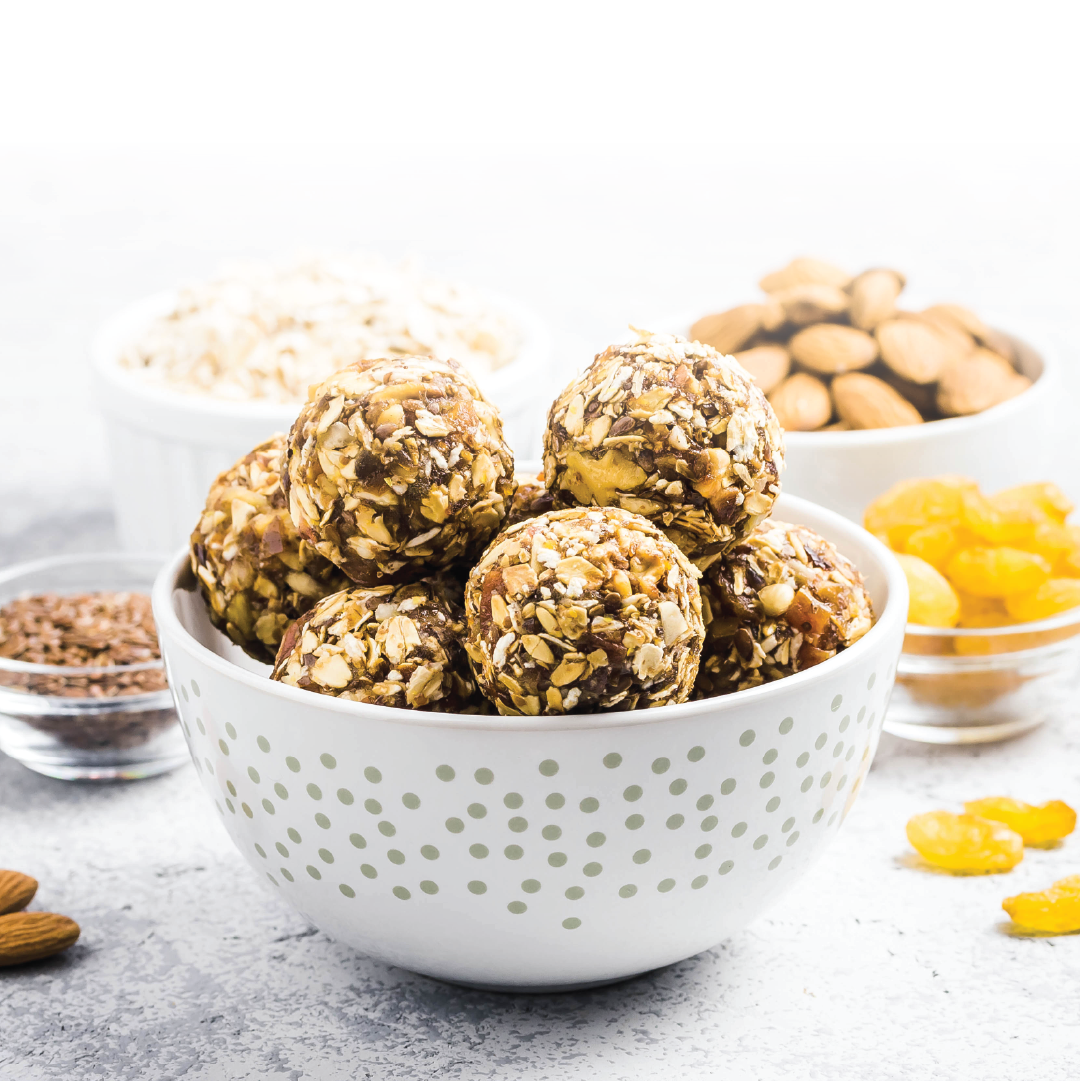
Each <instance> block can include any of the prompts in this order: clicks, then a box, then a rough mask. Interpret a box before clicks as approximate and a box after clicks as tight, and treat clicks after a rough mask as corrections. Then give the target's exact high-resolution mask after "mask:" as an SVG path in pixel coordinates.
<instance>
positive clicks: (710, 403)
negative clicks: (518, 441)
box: [544, 331, 784, 569]
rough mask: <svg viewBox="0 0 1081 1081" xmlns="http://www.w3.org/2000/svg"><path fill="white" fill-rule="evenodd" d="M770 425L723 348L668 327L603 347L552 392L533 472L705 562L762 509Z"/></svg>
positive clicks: (771, 452)
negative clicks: (617, 511)
mask: <svg viewBox="0 0 1081 1081" xmlns="http://www.w3.org/2000/svg"><path fill="white" fill-rule="evenodd" d="M783 465H784V445H783V439H782V434H781V429H780V426H779V425H778V423H777V418H776V417H775V416H774V413H773V409H772V407H771V406H770V404H769V402H768V401H766V397H765V395H764V394H763V393H762V392H761V390H759V389H758V387H757V386H756V384H755V383H754V381H753V380H752V379H751V376H750V374H749V373H748V372H747V371H746V370H744V368H742V367H741V366H740V365H739V364H738V363H737V362H736V361H735V360H734V359H733V358H732V357H726V356H722V355H721V354H720V353H718V352H717V351H716V350H715V349H712V348H710V347H709V346H708V345H701V344H700V343H698V342H688V341H685V340H684V339H683V338H678V337H675V336H674V335H671V334H650V333H647V332H645V331H642V332H639V335H638V340H637V341H636V342H634V343H633V344H630V345H612V346H609V347H608V348H607V349H606V350H605V351H604V352H603V353H600V354H599V355H598V356H597V357H596V358H595V359H594V361H593V364H592V365H591V366H590V367H589V368H588V369H586V371H585V373H584V374H582V375H581V376H579V377H578V378H577V379H575V380H574V381H573V382H572V383H571V384H570V386H568V387H567V389H566V390H565V391H563V393H562V394H561V395H560V396H559V398H557V399H556V401H555V403H554V404H553V405H552V408H551V411H550V412H549V414H548V427H547V430H546V431H545V433H544V482H545V484H546V485H547V487H548V488H549V489H550V490H551V491H553V492H554V493H557V498H558V495H559V493H564V492H566V493H569V495H570V496H572V497H573V500H574V502H577V503H579V504H580V505H582V506H591V505H592V506H600V507H608V506H613V507H621V508H622V509H623V510H627V511H631V512H633V513H635V514H642V515H644V516H645V517H646V518H649V519H650V521H652V522H654V523H655V524H656V525H658V526H660V527H661V528H662V529H664V531H665V533H666V534H667V535H668V536H669V537H670V538H671V539H672V540H673V541H675V543H676V544H678V545H679V547H680V548H681V549H683V551H684V552H685V553H686V554H687V555H688V556H690V557H691V558H692V559H693V560H695V562H696V563H697V564H698V566H699V567H700V568H701V569H705V567H707V566H708V565H709V563H710V562H711V561H712V560H713V559H714V558H716V556H717V554H718V553H720V552H721V551H723V550H724V549H726V548H729V547H731V546H732V545H733V544H736V543H737V542H739V541H740V540H742V539H743V538H744V537H746V536H748V535H749V534H750V532H751V531H752V530H753V529H754V527H755V526H756V525H757V524H758V523H759V522H760V521H762V520H763V519H764V518H765V517H766V516H767V515H768V514H769V512H770V508H771V507H772V506H773V500H774V498H775V497H776V496H777V493H778V492H779V490H780V488H779V477H780V473H781V469H782V467H783Z"/></svg>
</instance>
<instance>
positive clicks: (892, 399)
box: [830, 372, 923, 428]
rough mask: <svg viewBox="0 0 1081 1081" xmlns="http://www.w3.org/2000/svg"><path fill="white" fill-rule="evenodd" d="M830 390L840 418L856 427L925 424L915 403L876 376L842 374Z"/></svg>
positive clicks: (895, 426)
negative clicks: (908, 400) (907, 400)
mask: <svg viewBox="0 0 1081 1081" xmlns="http://www.w3.org/2000/svg"><path fill="white" fill-rule="evenodd" d="M830 389H831V390H832V392H833V401H834V404H835V405H836V406H837V414H838V416H840V418H841V419H842V420H843V421H846V422H847V423H848V424H850V425H851V426H852V427H853V428H901V427H905V426H907V425H909V424H922V423H923V417H921V416H920V414H919V411H918V410H917V409H916V407H915V406H914V405H913V404H912V403H911V402H906V401H905V399H904V398H902V397H901V395H900V394H898V393H897V391H895V390H894V389H893V387H891V386H890V385H889V384H888V383H884V382H883V381H882V380H881V379H876V378H875V377H874V376H873V375H865V374H864V373H863V372H851V373H849V374H848V375H839V376H837V378H836V379H834V381H833V384H832V386H831V388H830Z"/></svg>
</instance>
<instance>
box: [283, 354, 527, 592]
mask: <svg viewBox="0 0 1081 1081" xmlns="http://www.w3.org/2000/svg"><path fill="white" fill-rule="evenodd" d="M513 472H514V458H513V456H512V454H511V450H510V448H509V447H508V446H507V444H506V442H504V440H503V427H502V424H501V422H500V420H499V413H498V412H497V410H496V409H495V407H494V406H493V405H492V404H491V403H490V402H488V401H487V400H486V399H485V397H484V395H483V394H482V393H481V392H480V388H479V387H478V386H477V384H476V383H475V382H474V381H473V378H472V376H470V375H469V374H468V373H467V372H466V371H465V370H464V369H463V368H462V367H461V366H460V365H459V364H458V363H457V361H454V360H445V361H444V360H436V359H435V358H433V357H412V356H410V357H399V358H396V359H394V360H378V361H362V362H360V363H358V364H354V365H351V366H350V367H348V368H343V369H342V370H341V371H340V372H336V373H335V374H334V375H332V376H331V377H330V378H329V379H327V380H326V381H325V382H323V383H321V384H319V385H318V386H315V387H313V388H312V389H311V390H310V391H309V395H308V401H307V403H306V404H305V405H304V407H303V409H301V411H300V416H299V417H297V420H296V423H295V424H294V425H293V427H292V430H291V431H290V433H289V450H288V471H287V476H286V478H285V489H286V494H287V495H288V497H289V510H290V513H291V514H292V516H293V521H294V523H295V524H296V527H297V529H298V531H299V532H300V535H301V536H302V537H304V538H305V540H307V541H309V542H310V543H311V544H312V545H313V546H314V547H315V548H316V550H317V551H318V552H319V553H320V554H321V555H323V556H325V557H326V558H327V559H329V560H330V561H331V562H332V563H334V564H336V565H337V566H339V567H341V569H342V570H343V571H345V573H346V574H347V575H348V576H349V577H350V578H351V579H352V580H353V581H354V582H356V583H358V584H359V585H378V584H380V583H386V582H397V581H403V580H409V579H411V578H416V577H418V576H420V575H423V574H427V573H431V572H432V571H433V570H438V569H445V568H448V567H453V566H456V565H460V566H468V565H469V564H471V563H472V562H473V561H475V559H476V557H477V556H478V555H479V554H480V552H481V551H483V549H484V546H485V545H486V544H487V543H488V541H489V540H490V539H491V538H492V537H493V536H495V534H496V533H498V532H499V527H500V525H501V524H502V522H503V519H504V518H505V517H506V513H507V505H508V504H509V502H510V497H511V495H512V493H513V491H514V480H513Z"/></svg>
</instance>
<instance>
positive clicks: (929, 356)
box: [875, 318, 965, 383]
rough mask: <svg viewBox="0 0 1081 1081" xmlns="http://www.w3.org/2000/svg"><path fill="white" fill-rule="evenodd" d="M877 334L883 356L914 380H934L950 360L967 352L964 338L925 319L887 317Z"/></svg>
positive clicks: (902, 374)
mask: <svg viewBox="0 0 1081 1081" xmlns="http://www.w3.org/2000/svg"><path fill="white" fill-rule="evenodd" d="M875 338H876V339H877V340H878V348H879V349H880V350H881V351H882V359H883V360H884V361H885V362H886V363H887V364H888V365H889V366H890V367H891V368H892V369H893V370H894V371H895V372H896V373H897V374H898V375H899V376H900V377H901V378H902V379H907V380H909V381H910V382H912V383H934V382H935V381H936V380H937V379H938V377H939V375H940V374H941V373H942V371H943V370H944V369H945V368H946V367H947V366H948V365H949V364H952V363H953V362H954V361H956V360H960V359H961V357H963V356H964V355H965V349H964V346H963V341H960V340H954V339H953V338H951V337H949V336H947V335H946V334H943V333H941V332H940V331H939V330H938V329H937V328H936V327H934V326H932V325H931V324H930V323H926V322H924V321H923V320H922V319H912V318H900V319H887V320H886V322H884V323H880V324H879V325H878V326H877V327H876V328H875Z"/></svg>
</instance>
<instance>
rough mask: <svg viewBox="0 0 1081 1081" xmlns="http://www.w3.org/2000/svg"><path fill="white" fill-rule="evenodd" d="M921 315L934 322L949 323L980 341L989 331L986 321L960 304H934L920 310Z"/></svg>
mask: <svg viewBox="0 0 1081 1081" xmlns="http://www.w3.org/2000/svg"><path fill="white" fill-rule="evenodd" d="M920 315H922V316H923V317H924V318H925V319H927V320H929V321H930V322H932V323H948V324H950V325H951V326H954V327H956V328H957V329H958V330H963V331H964V332H965V333H966V334H968V335H969V336H970V337H972V338H977V339H979V340H980V341H982V340H983V336H984V335H985V334H986V333H987V326H986V324H985V323H984V321H983V320H982V319H981V318H980V317H979V316H978V315H977V314H976V313H975V312H970V311H969V310H968V308H962V307H961V305H960V304H932V305H931V307H930V308H925V309H924V310H923V311H922V312H920Z"/></svg>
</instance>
